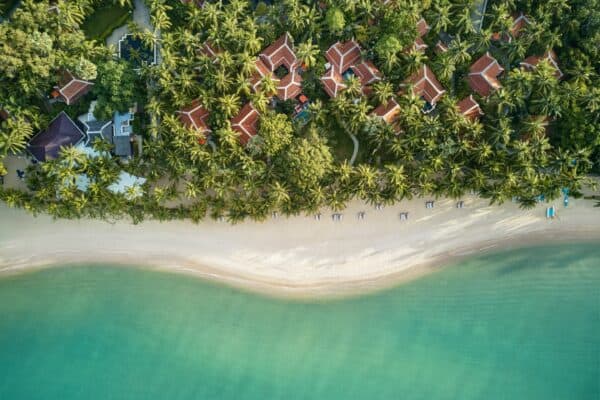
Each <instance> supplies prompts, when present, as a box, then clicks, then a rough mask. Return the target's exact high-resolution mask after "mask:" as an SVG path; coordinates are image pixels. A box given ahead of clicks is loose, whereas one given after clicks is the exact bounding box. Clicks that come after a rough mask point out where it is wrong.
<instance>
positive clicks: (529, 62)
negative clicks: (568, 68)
mask: <svg viewBox="0 0 600 400" xmlns="http://www.w3.org/2000/svg"><path fill="white" fill-rule="evenodd" d="M541 61H548V63H549V64H550V65H551V66H553V67H554V69H555V70H556V72H555V73H554V75H555V76H556V78H557V79H561V78H562V77H563V73H562V71H561V70H560V68H559V67H558V59H557V58H556V53H554V50H549V51H547V52H546V53H545V54H544V55H543V56H541V57H538V56H529V57H527V58H526V59H524V60H523V61H522V62H521V63H520V64H521V66H522V67H523V68H525V69H527V70H530V71H531V70H534V69H535V68H537V65H538V64H539V63H540V62H541Z"/></svg>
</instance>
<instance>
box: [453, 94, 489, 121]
mask: <svg viewBox="0 0 600 400" xmlns="http://www.w3.org/2000/svg"><path fill="white" fill-rule="evenodd" d="M456 106H457V107H458V111H459V112H460V113H461V114H462V115H464V116H465V117H466V118H469V119H471V120H474V119H477V118H479V117H481V116H482V115H483V111H481V107H480V106H479V103H477V102H476V101H475V99H474V98H473V95H472V94H471V95H469V96H468V97H465V98H464V99H462V100H461V101H459V102H458V103H456Z"/></svg>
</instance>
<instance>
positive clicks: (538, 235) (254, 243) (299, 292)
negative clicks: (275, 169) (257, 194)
mask: <svg viewBox="0 0 600 400" xmlns="http://www.w3.org/2000/svg"><path fill="white" fill-rule="evenodd" d="M423 202H424V199H413V200H410V201H403V202H401V203H399V204H397V205H394V206H392V207H389V208H385V209H383V210H381V211H375V210H373V208H372V207H370V206H368V205H365V204H361V203H359V202H353V203H351V204H350V205H349V207H348V209H347V210H345V211H343V213H344V215H345V219H344V221H342V222H333V221H331V219H330V218H328V214H325V213H323V219H322V220H321V221H315V220H314V219H313V218H312V217H303V216H299V217H290V218H280V219H277V220H269V221H266V222H264V223H255V222H245V223H242V224H239V225H229V224H225V223H218V222H213V221H205V222H202V223H200V224H198V225H195V224H193V223H191V222H181V221H174V222H169V223H160V222H154V221H149V222H144V223H142V224H140V225H131V224H129V223H127V222H117V223H114V224H109V223H105V222H101V221H94V220H77V221H70V220H56V221H54V220H52V219H51V218H50V217H48V216H46V215H41V216H38V217H35V218H34V217H32V216H31V215H29V214H26V213H25V212H24V211H22V210H13V209H8V208H7V207H6V206H4V205H2V206H0V221H2V222H3V223H2V224H1V225H0V277H2V276H7V275H15V274H20V273H25V272H29V271H35V270H38V269H42V268H51V267H53V266H56V265H59V266H67V265H76V264H102V263H109V264H111V265H121V266H130V267H134V268H144V269H150V270H156V271H164V272H171V273H180V274H186V275H191V276H194V277H197V278H200V279H204V280H208V281H211V282H217V283H219V284H225V285H227V286H232V287H236V288H238V289H242V290H247V291H251V292H258V293H262V294H264V295H267V296H272V297H280V298H293V299H320V298H340V297H350V296H353V295H360V294H364V293H370V292H376V291H379V290H385V289H388V288H392V287H394V286H397V285H400V284H401V283H404V282H408V281H411V280H414V279H417V278H419V277H421V276H424V275H427V274H429V273H432V272H435V271H438V270H440V269H442V268H444V267H446V266H450V265H453V264H456V263H457V262H460V260H463V259H466V258H470V257H477V256H481V255H485V254H488V253H493V252H496V251H502V250H505V249H508V250H510V249H511V248H519V247H527V246H534V245H539V244H553V243H558V242H570V241H595V240H600V210H598V209H594V208H593V204H594V202H591V201H585V200H580V199H577V200H573V201H572V202H571V204H570V206H569V208H567V209H564V208H562V207H559V215H560V216H561V218H560V219H557V220H551V221H549V220H546V219H545V217H544V210H545V207H546V204H541V205H538V206H536V208H534V209H533V210H527V211H523V210H520V209H518V207H517V206H516V205H514V204H512V203H509V204H505V205H502V206H489V205H487V202H486V201H485V200H482V199H478V198H474V197H468V198H466V199H465V205H466V208H465V209H457V208H455V207H454V206H453V201H451V200H445V199H441V200H437V201H436V205H435V208H434V209H433V210H427V209H425V207H424V205H423ZM363 210H365V211H366V212H367V216H366V218H365V220H358V219H357V218H353V216H354V215H355V214H356V213H357V212H358V211H363ZM406 211H408V212H410V220H409V221H400V220H399V218H398V214H399V212H406Z"/></svg>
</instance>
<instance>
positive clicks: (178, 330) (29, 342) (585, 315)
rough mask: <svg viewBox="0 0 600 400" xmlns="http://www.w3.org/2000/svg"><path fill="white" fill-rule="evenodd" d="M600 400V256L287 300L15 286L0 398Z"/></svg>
mask: <svg viewBox="0 0 600 400" xmlns="http://www.w3.org/2000/svg"><path fill="white" fill-rule="evenodd" d="M599 398H600V243H587V244H584V243H581V244H570V245H567V244H565V245H557V246H547V247H532V248H526V249H519V250H511V251H504V252H501V253H496V254H491V255H486V256H483V257H479V258H474V259H470V260H466V261H463V262H460V263H458V264H457V265H455V266H452V267H450V268H446V269H444V270H442V271H440V272H437V273H434V274H431V275H429V276H426V277H423V278H421V279H418V280H416V281H413V282H410V283H407V284H404V285H401V286H399V287H397V288H395V289H392V290H387V291H383V292H379V293H374V294H370V295H363V296H359V297H355V298H351V299H343V300H328V301H311V302H306V301H303V302H299V301H287V300H278V299H272V298H267V297H263V296H260V295H255V294H249V293H245V292H242V291H238V290H235V289H231V288H228V287H223V286H220V285H215V284H211V283H207V282H203V281H200V280H197V279H195V278H190V277H186V276H181V275H171V274H166V273H160V272H153V271H145V270H138V269H133V268H131V269H130V268H122V267H109V266H78V267H68V268H53V269H47V270H42V271H37V272H32V273H27V274H24V275H19V276H12V277H6V278H3V279H0V399H45V400H47V399H65V400H69V399H236V400H240V399H241V400H244V399H461V400H464V399H488V400H489V399H528V400H532V399H545V400H547V399H594V400H597V399H599Z"/></svg>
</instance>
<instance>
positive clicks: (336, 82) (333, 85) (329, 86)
mask: <svg viewBox="0 0 600 400" xmlns="http://www.w3.org/2000/svg"><path fill="white" fill-rule="evenodd" d="M321 82H322V83H323V89H325V92H327V94H328V95H329V97H337V95H338V93H340V92H341V91H342V90H344V89H346V84H345V83H344V78H342V76H341V75H340V74H339V73H338V72H337V71H336V70H335V69H334V68H329V69H328V70H327V72H325V75H323V76H322V77H321Z"/></svg>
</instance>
